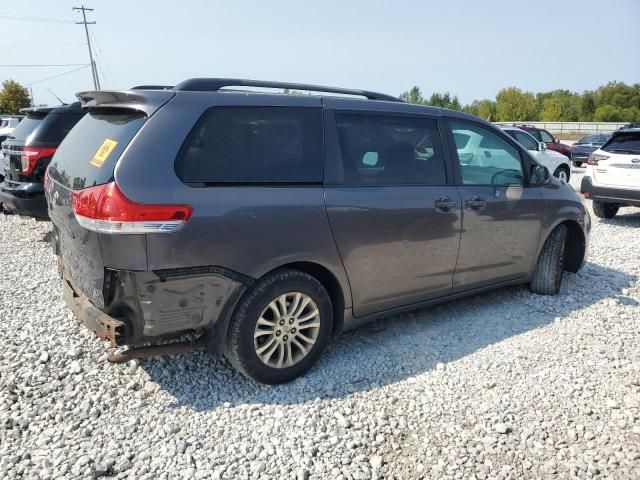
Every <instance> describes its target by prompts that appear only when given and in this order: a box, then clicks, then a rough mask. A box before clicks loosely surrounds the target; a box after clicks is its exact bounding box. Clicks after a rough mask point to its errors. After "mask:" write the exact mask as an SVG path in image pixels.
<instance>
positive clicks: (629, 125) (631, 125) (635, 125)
mask: <svg viewBox="0 0 640 480" xmlns="http://www.w3.org/2000/svg"><path fill="white" fill-rule="evenodd" d="M629 128H640V122H631V123H627V124H626V125H623V126H621V127H620V128H619V129H618V130H627V129H629Z"/></svg>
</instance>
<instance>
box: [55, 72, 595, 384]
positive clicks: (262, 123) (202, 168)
mask: <svg viewBox="0 0 640 480" xmlns="http://www.w3.org/2000/svg"><path fill="white" fill-rule="evenodd" d="M231 86H247V87H265V88H266V87H269V88H281V89H283V88H288V89H291V90H310V91H318V92H327V93H329V94H331V93H334V94H335V93H339V94H349V95H351V96H350V97H346V96H342V97H339V96H336V95H327V94H324V95H322V96H320V95H288V94H274V93H263V92H262V93H261V92H256V91H251V92H247V91H237V90H230V89H228V88H226V87H231ZM78 96H79V98H80V99H82V102H83V105H84V106H86V107H87V108H88V110H89V113H88V114H87V115H86V116H85V117H84V118H83V119H82V120H80V122H79V123H78V125H77V126H76V127H75V128H74V129H73V130H72V131H71V133H69V135H68V136H67V138H65V140H64V141H63V142H62V145H60V148H59V149H58V152H57V153H56V155H55V157H54V158H53V161H52V162H51V165H50V166H49V169H48V170H47V178H46V180H45V183H46V192H47V193H46V195H47V199H48V204H49V214H50V215H51V220H52V222H53V225H54V235H53V240H54V251H55V252H56V254H57V255H58V257H59V265H60V271H61V274H62V278H63V292H64V297H65V299H66V301H67V303H68V305H69V306H70V307H71V309H72V310H73V311H74V313H75V314H76V316H77V317H78V318H79V319H80V320H81V321H82V322H83V323H84V324H85V325H86V326H87V327H88V328H89V329H91V330H92V331H93V332H94V333H95V334H96V335H97V336H99V337H101V338H103V339H107V340H109V341H110V342H111V343H112V344H113V345H140V344H145V343H149V342H153V341H155V340H158V339H165V338H167V337H176V336H179V335H181V334H183V333H185V332H194V333H196V334H199V335H201V336H200V337H198V338H199V339H198V340H197V341H194V342H193V343H184V342H182V343H173V344H169V345H167V344H164V345H160V346H158V345H155V346H146V347H140V348H134V349H131V350H127V351H125V352H123V353H120V354H118V355H116V356H115V357H111V360H112V361H114V360H115V361H120V360H126V359H128V358H132V357H136V356H140V355H144V356H146V355H157V354H160V353H166V352H168V351H176V350H186V349H190V348H192V347H193V346H194V345H195V346H200V345H202V346H204V345H206V346H208V347H209V348H210V349H212V350H218V351H220V350H221V351H223V352H225V354H226V355H227V357H228V358H229V359H230V361H231V363H232V364H233V365H234V366H235V367H236V368H237V369H238V370H239V371H241V372H243V373H244V374H246V375H248V376H250V377H251V378H254V379H256V380H258V381H260V382H265V383H280V382H285V381H288V380H291V379H292V378H294V377H296V376H297V375H300V374H301V373H302V372H304V371H305V370H307V369H308V368H309V367H311V365H313V363H314V362H315V361H316V360H317V359H318V357H319V356H320V354H321V352H322V351H323V349H324V348H325V346H326V345H327V342H328V341H329V338H330V336H331V335H332V334H335V333H337V332H340V331H341V330H346V329H349V328H354V327H356V326H358V325H361V324H363V323H366V322H368V321H370V320H372V319H374V318H377V317H380V316H385V315H389V314H391V313H394V312H399V311H403V310H407V309H412V308H417V307H424V306H427V305H431V304H433V303H435V302H440V301H443V300H448V299H453V298H458V297H460V296H463V295H468V294H471V293H475V292H480V291H484V290H487V289H491V288H496V287H500V286H504V285H512V284H520V283H528V284H529V285H530V288H531V290H532V291H534V292H536V293H539V294H555V293H557V292H558V290H559V288H560V283H561V281H562V275H563V271H565V270H568V271H572V272H575V271H577V270H578V269H579V268H580V267H581V266H582V264H583V262H584V260H585V255H586V252H587V245H588V239H589V229H590V219H589V215H588V213H587V211H586V209H585V206H584V205H583V203H582V201H581V200H580V198H579V197H578V196H577V194H576V193H575V191H574V190H573V189H572V188H571V187H570V186H569V185H566V184H565V183H564V182H561V181H559V180H558V179H556V178H554V177H551V176H550V174H549V172H548V171H547V170H546V168H545V167H544V166H542V165H540V164H538V163H537V162H536V160H535V159H534V158H533V157H532V156H531V155H530V153H529V152H528V151H527V150H526V149H525V148H524V147H523V146H522V145H520V144H519V143H518V142H516V141H515V140H514V139H513V138H511V137H510V136H509V135H507V134H506V133H505V132H503V131H502V130H500V129H498V128H496V127H495V126H493V125H491V124H490V123H488V122H486V121H484V120H482V119H479V118H477V117H473V116H471V115H468V114H465V113H461V112H453V111H450V110H444V109H440V108H433V107H425V106H418V105H409V104H406V103H403V102H401V101H399V100H398V99H396V98H393V97H390V96H388V95H384V94H379V93H373V92H368V91H362V90H343V89H339V88H331V87H320V86H311V85H296V84H286V83H275V82H257V81H249V80H229V79H193V80H188V81H185V82H183V83H181V84H179V85H177V86H175V87H174V88H170V89H153V90H151V89H149V90H145V89H136V90H131V91H125V92H113V91H109V92H107V91H98V92H85V93H80V94H78ZM355 96H360V97H365V98H364V99H363V98H354V97H355Z"/></svg>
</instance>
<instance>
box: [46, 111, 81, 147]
mask: <svg viewBox="0 0 640 480" xmlns="http://www.w3.org/2000/svg"><path fill="white" fill-rule="evenodd" d="M83 116H84V112H78V113H57V112H52V113H50V114H49V115H47V116H46V117H45V118H44V120H43V121H42V123H40V125H38V128H37V130H36V131H35V132H34V140H35V141H38V142H46V143H60V142H62V140H63V139H64V137H66V136H67V134H68V133H69V132H70V131H71V129H72V128H73V127H74V126H75V124H76V123H78V121H79V120H80V119H81V118H82V117H83Z"/></svg>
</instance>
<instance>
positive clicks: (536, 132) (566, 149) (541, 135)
mask: <svg viewBox="0 0 640 480" xmlns="http://www.w3.org/2000/svg"><path fill="white" fill-rule="evenodd" d="M514 127H518V128H521V129H522V130H524V131H526V132H529V133H530V134H531V135H533V136H534V137H535V138H536V140H538V141H539V142H544V143H546V144H547V148H548V149H550V150H555V151H556V152H558V153H561V154H563V155H564V156H565V157H569V158H571V147H570V146H569V145H565V144H564V143H561V142H560V140H558V139H557V138H555V137H554V136H553V135H551V134H550V133H549V132H548V131H547V130H545V129H544V128H538V127H534V126H533V125H515V124H514Z"/></svg>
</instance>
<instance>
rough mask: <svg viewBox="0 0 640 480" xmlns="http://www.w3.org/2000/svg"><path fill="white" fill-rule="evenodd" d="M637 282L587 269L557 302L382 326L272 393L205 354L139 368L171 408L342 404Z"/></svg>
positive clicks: (512, 300)
mask: <svg viewBox="0 0 640 480" xmlns="http://www.w3.org/2000/svg"><path fill="white" fill-rule="evenodd" d="M635 279H636V278H635V276H632V275H628V274H626V273H623V272H620V271H617V270H612V269H609V268H606V267H603V266H601V265H597V264H594V263H587V264H586V265H585V267H584V268H583V269H582V270H581V271H580V272H579V273H578V274H575V275H574V274H570V273H568V274H565V278H564V281H563V286H562V290H561V293H560V294H559V295H557V296H541V295H534V294H532V293H531V292H530V291H529V290H528V288H527V287H526V286H518V287H507V288H503V289H500V290H495V291H493V292H488V293H484V294H479V295H475V296H472V297H468V298H465V299H461V300H454V301H451V302H447V303H443V304H440V305H437V306H434V307H430V308H425V309H421V310H417V311H415V312H411V313H407V314H401V315H395V316H392V317H388V318H385V319H381V320H378V321H376V322H374V323H372V324H370V325H367V326H364V327H362V328H359V329H357V330H353V331H350V332H345V333H343V334H342V335H339V336H337V337H335V338H333V339H332V341H331V342H330V344H329V347H328V348H327V350H326V351H325V353H324V354H323V356H322V358H321V359H320V361H319V362H318V364H317V365H316V366H315V367H314V368H313V369H312V370H311V371H309V372H308V373H307V374H306V375H305V376H304V377H302V378H299V379H297V380H295V381H294V382H292V383H289V384H286V385H279V386H275V387H267V386H263V385H258V384H256V383H254V382H252V381H250V380H248V379H246V378H244V377H243V376H241V375H240V374H238V373H236V372H235V371H234V370H233V369H232V367H231V366H230V364H229V363H228V362H227V361H226V360H225V359H223V358H222V357H216V356H212V355H209V354H206V353H204V352H198V353H193V354H186V355H179V356H173V357H164V358H155V359H149V360H145V361H142V362H141V366H142V368H143V369H144V370H145V371H146V372H147V373H148V374H149V376H150V377H151V380H152V381H154V382H156V383H157V384H158V385H159V387H160V389H162V390H164V391H166V392H167V393H169V394H170V395H171V396H173V398H174V400H173V401H172V402H171V403H170V405H169V408H172V407H173V408H180V407H185V406H187V407H190V408H193V409H195V410H201V411H202V410H211V409H215V408H218V407H220V406H230V405H234V406H235V405H241V404H244V405H251V404H296V403H304V402H308V401H313V400H314V399H317V398H321V399H331V398H343V397H345V396H347V395H350V394H354V393H357V392H362V391H368V390H371V389H375V388H378V387H381V386H384V385H388V384H393V383H396V382H401V381H404V380H407V379H409V378H411V377H413V376H416V375H420V374H423V373H425V372H428V371H430V370H432V369H435V368H436V367H437V365H438V364H439V363H442V364H447V363H450V362H454V361H456V360H458V359H461V358H463V357H465V356H467V355H470V354H472V353H474V352H476V351H478V350H480V349H482V348H485V347H487V346H489V345H492V344H495V343H498V342H501V341H502V340H505V339H508V338H509V337H512V336H515V335H519V334H521V333H525V332H528V331H530V330H534V329H536V328H540V327H543V326H545V325H547V324H550V323H552V322H553V321H554V319H556V318H557V317H566V316H568V315H570V314H571V313H572V312H576V311H579V310H581V309H583V308H586V307H589V306H590V305H592V304H594V303H597V302H599V301H602V300H604V299H613V300H614V301H622V302H624V303H625V304H627V302H628V301H629V300H633V299H631V298H629V297H626V296H624V295H622V290H623V289H624V288H628V287H629V284H630V282H632V281H634V280H635ZM633 302H635V300H633ZM635 303H637V302H635ZM550 348H551V347H550Z"/></svg>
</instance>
